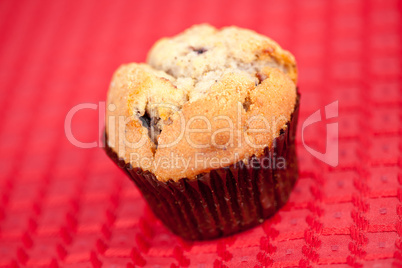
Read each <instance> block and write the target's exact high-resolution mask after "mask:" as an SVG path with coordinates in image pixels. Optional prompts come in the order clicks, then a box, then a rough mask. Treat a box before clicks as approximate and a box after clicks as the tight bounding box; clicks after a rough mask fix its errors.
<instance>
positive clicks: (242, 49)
mask: <svg viewBox="0 0 402 268" xmlns="http://www.w3.org/2000/svg"><path fill="white" fill-rule="evenodd" d="M197 27H198V28H197ZM197 31H198V33H199V36H198V35H197ZM222 32H223V33H222ZM217 33H220V37H219V38H221V39H222V38H223V39H224V40H225V42H232V43H233V47H234V49H233V51H231V52H230V53H229V52H228V53H229V54H230V57H231V58H234V59H235V62H236V64H237V63H238V62H241V64H238V65H236V66H235V67H237V68H238V69H239V70H236V68H232V67H230V68H229V67H228V68H223V69H222V68H221V66H218V65H216V66H215V65H212V67H211V63H210V62H207V61H208V59H209V57H210V56H211V55H205V56H202V57H200V58H199V59H198V58H197V57H196V55H189V56H188V57H191V58H189V60H190V61H191V62H192V63H193V62H199V63H200V65H199V66H198V65H194V66H195V67H194V66H193V65H192V64H190V65H188V66H187V65H186V66H182V68H183V69H180V68H179V67H180V64H182V62H180V61H179V62H169V64H167V65H166V61H169V60H172V59H174V57H177V56H175V55H174V53H173V55H170V56H166V55H167V54H168V53H170V52H169V51H170V50H171V49H172V47H171V44H169V45H167V46H164V45H163V43H166V42H167V43H169V42H173V43H175V42H176V43H177V42H179V43H181V42H183V43H184V44H186V46H187V47H188V46H189V44H190V46H191V45H192V44H193V43H194V42H195V41H193V38H196V39H197V38H198V39H200V38H201V39H202V40H203V39H208V38H207V36H209V35H211V34H215V35H216V34H217ZM200 36H201V37H200ZM211 38H212V40H213V42H212V44H215V45H216V43H217V42H218V43H219V42H223V41H219V38H217V41H215V38H216V37H211ZM225 38H229V41H228V40H226V39H225ZM176 39H178V40H176ZM176 39H174V40H173V41H169V39H163V40H162V41H159V42H158V43H157V44H156V45H155V46H154V48H153V49H152V50H151V52H150V56H149V58H148V61H150V63H151V66H153V67H151V66H149V65H146V64H128V65H123V66H122V67H120V68H119V69H118V70H117V71H116V73H115V74H114V76H113V79H112V83H111V85H110V88H109V93H108V102H107V103H108V105H112V106H113V105H114V106H115V107H116V109H114V110H113V109H112V110H110V108H113V107H111V106H109V109H107V118H106V119H107V120H106V133H107V135H108V144H109V146H110V147H112V148H113V149H114V150H115V151H116V152H117V153H118V155H119V157H121V158H123V159H124V160H125V162H127V163H131V165H132V166H133V167H141V168H142V169H143V170H148V171H150V172H152V173H154V174H155V175H156V176H157V178H158V179H159V180H161V181H166V180H169V179H173V180H178V179H180V178H193V177H195V176H196V175H198V174H200V173H203V172H207V171H209V170H211V169H216V168H219V167H222V166H229V165H230V164H233V163H234V162H236V161H239V160H242V159H247V158H248V157H250V156H251V155H253V154H255V155H261V154H262V153H263V148H264V147H266V146H268V147H269V146H271V143H272V140H273V139H274V138H275V137H277V136H278V135H279V133H280V130H281V128H283V127H285V126H286V123H287V122H288V121H289V120H290V116H291V114H292V112H293V110H294V107H295V102H296V86H295V83H296V81H297V69H296V64H295V61H294V58H293V56H292V55H291V54H290V53H289V52H287V51H284V50H282V49H281V48H280V47H279V45H278V44H276V43H275V42H274V41H272V40H270V39H268V38H266V37H262V36H260V35H258V34H256V33H254V32H251V31H248V30H242V29H238V28H236V27H228V28H224V29H222V30H221V31H218V30H216V29H215V28H213V27H211V26H206V25H202V26H196V27H193V28H191V29H189V30H187V31H185V32H184V33H183V34H182V35H179V36H177V37H176ZM198 39H197V40H198ZM233 39H234V40H233ZM186 42H187V43H186ZM195 43H197V42H195ZM173 45H175V46H179V47H180V46H181V45H178V44H173ZM218 46H219V45H218ZM173 47H174V46H173ZM205 47H207V46H205ZM210 47H211V45H210ZM210 47H207V48H206V49H209V50H210V53H211V54H213V53H215V52H213V50H212V49H211V48H210ZM183 49H185V48H183ZM178 50H180V48H179V49H178ZM164 51H165V54H164V53H163V52H164ZM204 54H208V52H207V53H204ZM217 55H220V54H217ZM213 56H214V55H213ZM224 56H225V57H227V55H224ZM224 56H222V57H224ZM216 57H217V56H215V58H216ZM267 58H268V59H267ZM186 59H188V58H186ZM231 60H232V59H230V60H227V62H226V63H229V64H232V61H231ZM255 61H258V62H259V63H258V64H256V65H255V66H254V65H253V64H254V62H255ZM270 61H275V64H265V63H266V62H270ZM261 62H262V63H261ZM249 63H250V64H252V65H251V66H252V67H251V68H248V67H247V68H248V69H247V68H246V69H245V68H244V66H246V65H244V64H249ZM177 64H178V65H177ZM205 64H207V65H208V64H209V67H208V68H209V69H208V70H206V71H205V69H203V68H204V67H203V65H205ZM176 65H177V66H179V67H177V66H176ZM232 65H233V64H232ZM264 65H265V67H264ZM172 66H175V67H174V68H176V69H175V71H172V70H171V71H170V72H167V69H166V68H168V69H169V68H170V69H174V68H173V67H172ZM247 66H249V65H247ZM156 68H158V70H157V69H156ZM200 68H201V69H200ZM183 70H184V71H183ZM228 70H229V71H228ZM197 72H200V75H201V76H195V75H194V73H197ZM168 73H169V74H168ZM211 73H212V74H211ZM186 76H188V77H186ZM205 77H207V78H205ZM210 78H212V80H213V81H212V83H210V81H209V80H211V79H210ZM208 79H209V80H208ZM207 80H208V81H207ZM205 81H207V82H205ZM204 82H205V83H204ZM200 83H201V85H199V84H200ZM202 83H204V84H202ZM208 83H209V84H208ZM205 85H207V86H205ZM161 104H163V105H161ZM146 115H148V116H150V118H151V119H152V118H157V120H156V121H157V123H155V125H157V128H158V130H159V131H160V134H159V133H158V134H159V136H158V137H157V139H155V140H153V139H152V138H150V136H149V135H148V134H149V128H147V125H146V124H145V125H144V119H143V118H144V116H146ZM119 116H120V117H122V119H125V120H126V121H125V122H122V121H121V120H122V119H120V121H121V122H122V123H121V124H119V123H118V122H119V119H118V117H119ZM113 120H114V121H113ZM156 121H155V122H156ZM148 123H149V122H148ZM119 125H120V128H119V127H118V126H119ZM194 129H195V131H194ZM197 130H198V132H196V131H197ZM262 130H264V131H262ZM124 137H126V139H125V140H126V141H124V139H123V138H124ZM130 143H132V144H131V145H132V146H130Z"/></svg>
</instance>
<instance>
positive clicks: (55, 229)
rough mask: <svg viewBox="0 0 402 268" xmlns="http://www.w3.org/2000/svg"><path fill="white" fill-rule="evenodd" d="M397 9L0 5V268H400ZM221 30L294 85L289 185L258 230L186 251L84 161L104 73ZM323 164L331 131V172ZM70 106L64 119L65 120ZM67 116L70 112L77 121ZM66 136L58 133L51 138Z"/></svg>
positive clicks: (388, 5)
mask: <svg viewBox="0 0 402 268" xmlns="http://www.w3.org/2000/svg"><path fill="white" fill-rule="evenodd" d="M401 15H402V4H401V1H393V0H390V1H384V0H368V1H365V0H350V1H345V0H336V1H318V0H311V1H310V0H309V1H296V0H283V1H256V0H248V1H246V0H243V1H212V0H207V1H202V2H197V1H185V0H173V1H156V0H149V1H141V2H140V1H128V0H126V1H105V0H101V1H91V0H88V1H64V0H63V1H50V0H39V1H28V0H22V1H12V0H2V1H0V96H1V98H0V107H1V111H2V112H1V117H0V159H1V160H0V267H140V266H149V267H166V266H167V267H188V266H190V267H211V266H214V267H266V266H272V267H346V266H352V267H393V266H394V267H402V218H401V217H402V205H401V201H402V186H401V184H402V170H401V166H402V153H401V151H402V143H401V137H402V127H401V121H402V76H401V74H402V62H401V61H402V53H401V47H402V40H401V38H402V16H401ZM201 22H209V23H211V24H213V25H215V26H217V27H221V26H225V25H237V26H241V27H245V28H250V29H254V30H256V31H257V32H260V33H262V34H265V35H267V36H270V37H272V38H273V39H275V40H276V41H278V42H279V43H280V44H281V45H282V46H283V47H284V48H286V49H288V50H290V51H292V52H293V53H294V55H295V57H296V59H297V60H298V65H299V70H300V80H299V90H300V93H301V96H302V97H301V107H300V108H301V110H300V117H299V129H298V137H297V150H298V156H299V167H300V174H299V175H300V176H299V177H300V179H299V181H298V182H297V184H296V186H295V189H294V191H293V193H292V195H291V197H290V200H289V202H288V204H287V205H286V206H285V207H283V209H282V210H281V211H280V212H279V213H277V214H276V216H274V217H273V218H271V219H270V220H267V221H265V222H264V223H263V224H262V225H261V226H259V227H256V228H253V229H251V230H249V231H246V232H243V233H240V234H237V235H234V236H230V237H227V238H223V239H218V240H214V241H206V242H187V241H183V240H182V239H180V238H179V237H177V236H175V235H173V234H172V233H170V232H169V231H168V230H167V229H166V228H165V227H164V226H163V225H162V224H161V223H160V221H158V220H157V219H156V218H155V216H154V215H153V214H152V213H151V212H150V210H149V208H148V207H147V205H146V204H145V202H144V200H143V198H142V197H141V195H140V194H139V192H138V190H137V189H136V188H135V187H134V185H133V184H132V182H130V180H129V179H128V178H127V177H126V176H125V175H124V174H123V173H122V172H121V171H120V170H119V169H118V168H117V167H116V166H115V165H114V164H113V163H112V161H111V160H110V159H108V157H107V156H106V154H105V153H104V151H103V149H102V148H99V147H94V148H87V149H83V148H78V147H77V146H74V145H73V144H71V142H70V141H69V140H68V139H67V136H66V133H65V128H64V124H65V119H66V116H67V115H68V112H69V111H70V110H71V109H72V108H73V107H76V108H77V107H78V108H86V109H81V110H79V111H78V112H77V113H76V114H75V115H74V117H73V118H72V125H71V129H72V134H73V135H74V137H75V139H76V140H77V141H81V142H85V143H87V144H88V143H90V142H92V143H93V144H92V143H91V145H95V146H96V145H99V143H100V142H101V141H100V139H99V137H100V136H101V133H102V131H103V127H104V123H103V122H104V109H105V107H104V103H103V101H104V100H105V98H106V91H107V88H108V84H109V82H110V78H111V75H112V73H113V71H114V70H115V69H116V68H117V67H118V66H119V65H120V64H121V63H127V62H139V61H144V60H145V57H146V52H147V50H148V49H149V48H150V46H151V45H152V44H153V43H154V42H155V41H156V40H157V39H159V38H160V37H163V36H170V35H174V34H176V33H178V32H180V31H182V30H183V29H185V28H187V27H189V26H191V25H192V24H195V23H201ZM334 101H338V105H339V116H338V117H334V118H330V119H327V120H323V121H322V122H319V123H316V124H313V125H311V126H309V127H308V128H306V129H305V130H304V140H305V143H306V144H307V145H308V146H309V147H311V148H314V149H315V150H319V151H321V152H324V151H325V149H326V148H325V141H326V139H325V137H326V135H327V133H326V124H330V123H338V124H339V165H338V166H336V167H331V166H330V165H328V164H325V163H323V162H321V161H320V160H318V159H317V158H315V157H314V156H312V155H311V154H310V153H309V152H308V151H307V150H306V146H305V145H304V144H303V143H302V139H301V133H302V128H301V126H302V124H303V122H304V121H305V120H306V118H308V117H309V116H310V115H311V114H313V113H314V112H315V111H317V110H318V111H321V115H322V118H325V112H324V111H325V110H324V107H325V106H326V105H328V104H330V103H332V102H334ZM83 103H84V104H85V106H76V105H79V104H83ZM78 108H77V109H78ZM67 134H68V133H67Z"/></svg>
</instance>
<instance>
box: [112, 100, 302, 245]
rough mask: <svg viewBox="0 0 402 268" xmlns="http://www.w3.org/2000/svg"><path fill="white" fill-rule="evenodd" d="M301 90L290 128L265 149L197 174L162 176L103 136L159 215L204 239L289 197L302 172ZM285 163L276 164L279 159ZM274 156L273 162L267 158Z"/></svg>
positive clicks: (177, 229) (246, 222) (247, 222)
mask: <svg viewBox="0 0 402 268" xmlns="http://www.w3.org/2000/svg"><path fill="white" fill-rule="evenodd" d="M298 114H299V95H298V97H297V102H296V106H295V110H294V112H293V114H292V117H291V120H290V121H289V122H288V124H287V128H286V129H285V130H283V131H282V133H281V134H280V136H278V137H277V138H275V140H274V142H273V146H272V147H271V148H268V147H266V148H265V150H264V155H263V156H260V157H255V156H253V157H251V158H250V159H249V161H248V164H246V163H244V162H243V161H240V162H237V163H235V164H232V165H231V166H229V167H225V168H219V169H215V170H212V171H210V172H208V173H203V174H200V175H198V176H197V177H196V178H194V179H187V178H183V179H180V180H179V181H177V182H175V181H172V180H169V181H167V182H162V181H159V180H157V179H156V177H155V175H154V174H152V173H150V172H149V171H143V170H141V169H140V168H132V167H131V165H130V164H127V163H125V162H124V161H123V160H121V159H119V158H118V156H117V154H116V153H115V152H114V151H113V150H112V148H110V147H108V146H107V142H105V150H106V153H107V154H108V155H109V157H110V158H111V159H112V160H113V161H114V162H115V163H116V164H117V165H118V166H119V167H120V168H122V169H123V170H124V171H125V172H126V173H127V175H128V176H129V177H130V179H131V180H133V181H134V183H135V184H136V185H137V186H138V188H139V189H140V191H141V192H142V194H143V196H144V197H145V199H146V200H147V202H148V204H149V206H150V208H151V209H152V211H153V212H154V213H155V215H156V216H157V217H158V218H159V219H160V220H161V221H162V222H163V223H164V224H165V225H166V226H167V227H168V228H169V229H170V230H171V231H172V232H173V233H175V234H177V235H179V236H181V237H183V238H185V239H189V240H205V239H212V238H217V237H221V236H226V235H230V234H233V233H236V232H239V231H242V230H246V229H249V228H251V227H253V226H256V225H258V224H260V223H262V222H263V221H264V219H267V218H269V217H270V216H272V215H273V214H274V213H275V212H276V211H278V209H279V208H281V207H282V206H283V205H284V204H285V203H286V201H287V200H288V198H289V195H290V192H291V191H292V188H293V186H294V184H295V182H296V180H297V177H298V167H297V157H296V148H295V134H296V126H297V120H298ZM281 157H283V159H285V163H286V167H285V168H277V167H275V165H274V167H273V168H272V163H273V161H274V160H276V159H280V158H281ZM262 161H266V162H265V163H269V162H268V161H271V162H270V163H271V168H269V167H268V168H267V167H266V166H265V167H264V165H263V162H262Z"/></svg>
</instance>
